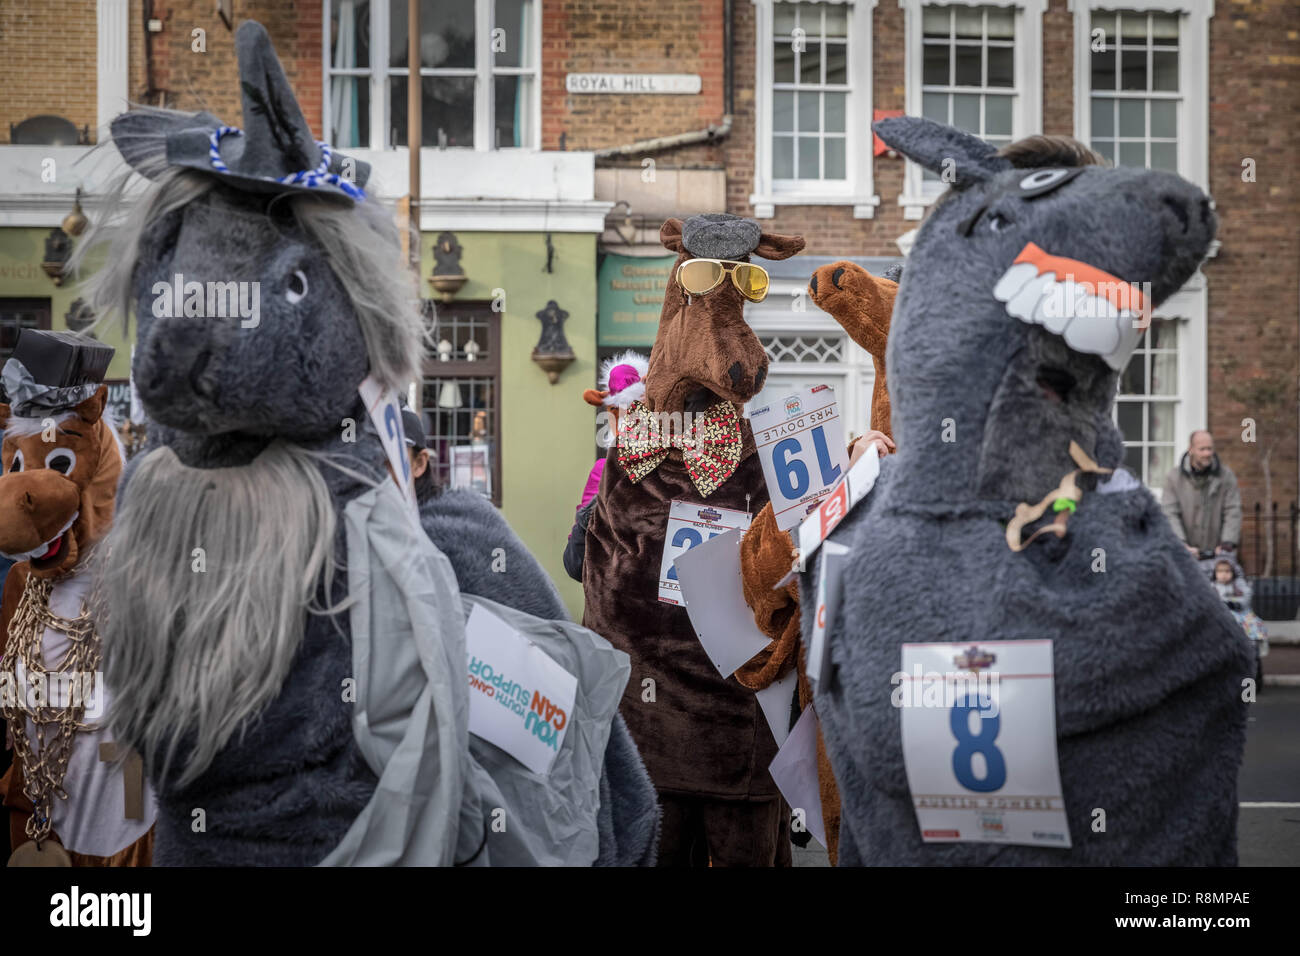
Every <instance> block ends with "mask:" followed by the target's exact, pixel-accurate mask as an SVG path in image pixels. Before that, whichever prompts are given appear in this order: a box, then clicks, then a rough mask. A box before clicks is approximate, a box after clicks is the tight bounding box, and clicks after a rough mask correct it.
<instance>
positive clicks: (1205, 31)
mask: <svg viewBox="0 0 1300 956" xmlns="http://www.w3.org/2000/svg"><path fill="white" fill-rule="evenodd" d="M1068 9H1069V10H1070V11H1071V12H1072V13H1073V14H1074V135H1075V137H1076V138H1077V139H1078V140H1080V141H1081V142H1083V143H1085V144H1088V143H1091V142H1092V51H1091V39H1092V33H1091V27H1092V12H1093V11H1094V10H1105V11H1117V10H1133V11H1137V12H1139V13H1176V14H1179V15H1180V16H1179V22H1178V90H1179V93H1180V94H1181V95H1182V103H1181V105H1180V107H1179V111H1178V175H1180V176H1182V177H1183V178H1184V179H1186V180H1188V181H1189V182H1192V183H1194V184H1195V185H1197V186H1199V187H1200V188H1201V189H1203V190H1204V191H1205V192H1206V193H1209V191H1210V182H1209V163H1210V146H1209V143H1210V134H1209V121H1210V91H1209V72H1210V71H1209V67H1208V64H1209V62H1210V18H1211V17H1212V16H1214V0H1127V2H1125V0H1069V2H1068ZM1217 251H1218V242H1217V240H1216V241H1215V243H1214V244H1212V245H1211V249H1210V255H1211V256H1214V254H1215V253H1216V252H1217ZM1208 314H1209V301H1208V291H1207V289H1206V279H1205V274H1204V273H1203V272H1201V271H1200V270H1199V269H1198V270H1197V271H1196V273H1195V274H1194V275H1193V276H1192V277H1191V279H1189V280H1188V281H1187V284H1186V285H1184V286H1183V287H1182V288H1181V289H1179V290H1178V291H1177V292H1176V293H1174V295H1172V296H1170V298H1169V300H1168V301H1167V302H1165V303H1164V304H1163V305H1161V307H1160V308H1159V309H1157V310H1156V311H1155V315H1156V316H1159V317H1161V318H1176V319H1179V320H1180V321H1179V323H1178V394H1179V400H1178V403H1177V405H1176V407H1175V409H1176V410H1175V413H1174V429H1175V433H1176V434H1177V435H1178V436H1179V437H1180V439H1181V438H1185V437H1186V436H1187V435H1190V434H1191V433H1192V431H1193V430H1194V429H1198V428H1205V427H1207V425H1208V423H1209V418H1208V415H1209V408H1208V404H1207V401H1208V400H1207V396H1208V392H1209V345H1208ZM1157 480H1158V481H1159V482H1163V480H1164V476H1163V475H1160V476H1157ZM1151 490H1152V491H1153V492H1154V493H1155V495H1156V497H1157V498H1158V497H1159V496H1160V490H1161V484H1159V483H1157V484H1154V485H1153V486H1152V489H1151Z"/></svg>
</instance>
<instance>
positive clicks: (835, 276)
mask: <svg viewBox="0 0 1300 956" xmlns="http://www.w3.org/2000/svg"><path fill="white" fill-rule="evenodd" d="M842 275H844V267H843V266H841V267H840V268H838V269H836V270H835V271H834V272H832V273H831V285H833V286H835V288H837V289H838V288H839V287H840V276H842Z"/></svg>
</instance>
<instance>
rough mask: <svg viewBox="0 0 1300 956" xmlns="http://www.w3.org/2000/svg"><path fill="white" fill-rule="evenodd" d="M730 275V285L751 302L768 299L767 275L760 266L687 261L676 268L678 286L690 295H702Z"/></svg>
mask: <svg viewBox="0 0 1300 956" xmlns="http://www.w3.org/2000/svg"><path fill="white" fill-rule="evenodd" d="M727 276H731V284H732V285H734V286H735V287H736V288H737V289H738V290H740V294H741V295H743V296H744V297H745V298H746V299H748V300H749V301H750V302H762V301H763V300H764V299H766V298H767V287H768V282H769V279H768V275H767V270H766V269H764V268H763V267H762V266H756V265H754V264H753V263H752V262H733V261H732V260H730V259H687V260H686V261H685V262H683V263H682V264H681V265H680V266H678V267H677V284H678V285H679V286H681V287H682V289H683V290H685V291H686V292H688V293H689V294H690V295H705V294H706V293H709V292H712V291H713V290H714V289H716V288H717V287H718V286H720V285H722V280H723V279H725V278H726V277H727Z"/></svg>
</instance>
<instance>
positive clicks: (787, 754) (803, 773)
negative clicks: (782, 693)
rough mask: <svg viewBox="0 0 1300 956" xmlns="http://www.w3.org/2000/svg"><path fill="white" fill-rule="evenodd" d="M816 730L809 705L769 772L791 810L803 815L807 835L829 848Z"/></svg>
mask: <svg viewBox="0 0 1300 956" xmlns="http://www.w3.org/2000/svg"><path fill="white" fill-rule="evenodd" d="M817 727H818V723H817V711H815V710H814V709H813V708H812V705H809V706H807V707H805V708H804V711H803V713H802V714H800V715H799V720H798V721H797V722H796V723H795V725H794V729H793V730H791V731H790V736H789V737H787V738H786V740H785V743H784V744H782V745H781V749H780V750H778V751H777V752H776V757H775V758H774V759H773V760H772V764H771V766H770V767H768V768H767V769H768V773H770V774H771V775H772V781H773V782H774V783H775V784H776V788H777V789H778V790H780V791H781V796H783V797H785V802H786V803H788V804H789V805H790V809H791V810H802V811H803V813H804V823H805V824H806V825H807V827H808V832H809V833H811V834H812V835H813V839H815V840H816V841H817V842H818V843H820V844H821V845H822V846H826V822H825V820H824V819H823V818H822V796H821V790H820V789H819V788H818V786H817Z"/></svg>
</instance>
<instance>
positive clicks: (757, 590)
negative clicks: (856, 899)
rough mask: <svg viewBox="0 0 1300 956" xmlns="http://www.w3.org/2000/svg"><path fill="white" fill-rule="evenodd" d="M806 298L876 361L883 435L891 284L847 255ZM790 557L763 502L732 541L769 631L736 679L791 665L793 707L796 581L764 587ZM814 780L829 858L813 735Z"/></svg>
mask: <svg viewBox="0 0 1300 956" xmlns="http://www.w3.org/2000/svg"><path fill="white" fill-rule="evenodd" d="M808 289H809V292H810V293H811V294H812V297H813V301H814V302H816V303H817V305H818V306H819V307H820V308H821V309H823V310H824V311H825V312H827V313H829V314H830V315H831V317H832V318H834V319H835V321H836V322H838V323H839V324H840V325H842V326H843V327H844V330H845V331H846V332H848V333H849V337H850V338H851V339H853V341H854V342H856V343H857V344H858V345H860V346H862V348H864V349H866V350H867V351H868V352H870V353H871V357H872V359H873V360H874V361H875V365H876V384H875V388H874V389H873V391H872V393H871V427H872V428H873V429H874V430H876V431H880V432H883V433H884V434H886V435H890V437H891V438H892V437H893V436H892V433H891V432H890V428H889V391H888V388H887V386H886V382H885V344H886V342H887V340H888V337H889V318H890V315H891V314H892V313H893V311H894V296H895V294H896V293H897V292H898V283H896V282H892V281H891V280H889V279H881V278H877V277H876V276H873V275H872V274H871V273H869V272H867V271H866V270H865V269H863V268H862V267H861V266H858V265H855V264H854V263H852V262H847V261H842V262H832V263H831V264H830V265H826V266H822V267H821V268H820V269H818V270H817V271H816V272H815V273H814V274H813V277H812V279H811V281H810V282H809V283H808ZM793 557H794V547H793V544H792V543H791V540H790V535H789V534H787V533H786V532H784V531H781V530H780V529H779V528H777V526H776V516H775V515H774V514H773V513H772V506H771V505H770V504H769V505H768V506H767V507H765V508H764V509H763V510H762V512H760V513H759V515H758V517H757V518H755V519H754V523H753V525H751V526H750V529H749V533H748V534H746V535H745V539H744V541H743V542H742V543H741V546H740V566H741V574H742V578H743V582H744V591H745V600H746V602H748V604H749V606H750V608H751V609H752V610H753V612H754V622H755V623H756V624H757V625H758V629H759V630H760V631H762V632H763V633H764V634H766V635H767V636H768V637H770V638H771V639H772V641H773V643H772V644H771V645H769V646H768V647H767V648H765V649H764V650H763V651H762V652H760V653H759V654H757V655H756V656H755V657H754V658H753V659H751V660H750V661H749V662H748V663H746V664H745V665H744V666H743V667H741V668H740V669H739V670H737V671H736V680H738V681H739V682H740V683H742V684H744V685H745V686H746V687H749V688H751V689H752V690H756V691H757V690H762V689H763V688H765V687H767V686H769V685H770V684H771V683H772V682H773V681H775V680H777V679H779V678H781V677H784V676H785V675H786V674H788V673H790V669H791V668H792V667H795V666H796V665H797V666H798V668H799V707H800V708H801V709H802V708H804V707H807V706H808V704H809V703H811V701H812V688H811V687H810V686H809V683H808V678H807V677H806V676H805V673H804V670H805V668H804V663H803V648H802V647H801V642H800V640H799V624H800V617H799V582H798V581H792V582H790V583H789V584H787V585H786V586H785V587H783V588H781V589H780V590H775V591H774V590H772V586H773V585H774V584H775V583H776V582H777V581H779V580H781V578H783V577H785V575H786V573H787V572H789V570H790V564H791V562H792V560H793ZM817 781H818V789H819V790H820V793H821V804H822V817H823V819H824V821H825V824H826V840H827V842H828V843H829V844H830V845H829V846H828V847H827V850H828V851H829V853H830V858H831V863H832V864H834V863H835V862H836V858H837V846H838V842H839V830H840V796H839V791H838V789H837V788H836V785H835V775H834V774H833V773H832V771H831V765H830V760H829V759H828V758H827V756H826V745H825V742H824V741H823V740H822V737H821V734H820V733H818V735H817Z"/></svg>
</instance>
